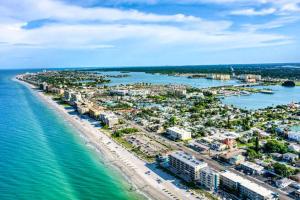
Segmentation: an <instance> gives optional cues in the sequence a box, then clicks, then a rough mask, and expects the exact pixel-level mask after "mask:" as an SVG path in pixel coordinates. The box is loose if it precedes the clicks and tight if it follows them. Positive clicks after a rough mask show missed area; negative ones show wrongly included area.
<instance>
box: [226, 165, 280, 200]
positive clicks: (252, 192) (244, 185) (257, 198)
mask: <svg viewBox="0 0 300 200" xmlns="http://www.w3.org/2000/svg"><path fill="white" fill-rule="evenodd" d="M220 187H222V188H223V189H225V190H227V191H230V192H234V193H235V194H236V195H238V196H239V197H240V198H242V199H251V200H269V199H275V196H276V195H275V194H274V193H273V192H272V191H271V190H268V189H266V188H265V187H262V186H260V185H258V184H256V183H254V182H252V181H250V180H248V179H245V178H243V177H241V176H239V175H237V174H235V173H232V172H230V171H225V172H222V173H221V174H220Z"/></svg>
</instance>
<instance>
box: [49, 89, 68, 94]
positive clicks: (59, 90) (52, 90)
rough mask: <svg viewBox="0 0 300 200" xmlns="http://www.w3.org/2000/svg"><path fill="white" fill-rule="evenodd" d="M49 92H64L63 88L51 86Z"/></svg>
mask: <svg viewBox="0 0 300 200" xmlns="http://www.w3.org/2000/svg"><path fill="white" fill-rule="evenodd" d="M49 92H52V93H54V94H58V95H63V94H64V89H62V88H55V87H53V88H51V89H50V90H49Z"/></svg>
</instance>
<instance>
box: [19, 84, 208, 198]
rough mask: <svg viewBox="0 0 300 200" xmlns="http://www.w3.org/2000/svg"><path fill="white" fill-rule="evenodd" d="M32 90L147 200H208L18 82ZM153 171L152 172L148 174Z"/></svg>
mask: <svg viewBox="0 0 300 200" xmlns="http://www.w3.org/2000/svg"><path fill="white" fill-rule="evenodd" d="M16 81H18V82H20V83H22V84H24V85H25V86H27V87H29V88H30V89H32V91H33V93H34V94H35V95H36V96H37V97H39V98H40V99H41V100H42V101H43V102H44V103H46V104H47V105H48V106H50V107H51V108H54V110H55V111H57V113H58V114H59V115H61V116H62V117H63V118H64V119H65V120H66V121H67V122H69V123H70V125H72V126H73V127H74V128H76V129H77V130H78V131H79V133H80V134H82V135H83V136H84V138H85V139H86V143H87V145H89V146H92V147H93V148H94V149H96V150H97V152H100V155H99V156H101V157H104V160H105V162H107V165H113V166H114V167H116V168H117V169H119V170H120V171H121V173H122V174H123V175H124V176H125V177H126V179H127V180H128V182H129V183H130V184H132V186H133V188H134V190H136V191H137V192H140V193H142V194H143V195H144V196H145V197H146V198H148V199H157V200H158V199H159V200H162V199H205V197H203V196H198V197H197V196H196V195H194V194H191V193H190V192H188V191H187V190H186V188H185V187H184V186H183V185H182V184H181V183H180V180H178V179H176V178H174V177H173V176H170V175H169V174H167V173H164V172H163V171H161V170H159V169H157V168H156V167H155V165H154V164H148V163H146V162H145V161H143V160H141V159H139V158H138V157H137V156H135V155H134V154H132V153H130V152H129V151H127V150H126V149H125V148H123V147H122V146H120V145H119V144H117V143H115V142H114V141H113V140H112V139H111V138H110V137H108V136H107V135H106V134H105V133H103V132H101V130H99V127H97V124H98V122H96V121H95V120H92V119H89V118H87V117H84V118H82V117H80V116H78V115H74V114H73V115H71V114H70V112H73V111H74V110H69V109H68V110H67V109H65V107H64V106H62V105H59V104H57V103H56V102H55V101H53V100H52V98H51V96H47V95H44V94H43V92H40V91H38V90H35V89H34V86H33V85H30V84H28V83H26V82H23V81H19V80H16ZM148 171H150V173H146V172H148Z"/></svg>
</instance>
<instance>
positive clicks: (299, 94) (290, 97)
mask: <svg viewBox="0 0 300 200" xmlns="http://www.w3.org/2000/svg"><path fill="white" fill-rule="evenodd" d="M258 88H268V89H272V90H273V91H274V94H262V93H257V94H251V95H248V96H231V97H225V98H224V99H222V102H223V103H224V104H228V105H234V106H236V107H239V108H245V109H250V110H255V109H260V108H266V107H268V106H277V105H283V104H289V103H291V102H300V87H292V88H289V87H282V86H278V85H277V86H264V87H258Z"/></svg>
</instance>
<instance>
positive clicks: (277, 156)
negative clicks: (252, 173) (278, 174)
mask: <svg viewBox="0 0 300 200" xmlns="http://www.w3.org/2000/svg"><path fill="white" fill-rule="evenodd" d="M270 155H271V156H272V158H273V159H275V160H281V159H282V154H281V153H271V154H270Z"/></svg>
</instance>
